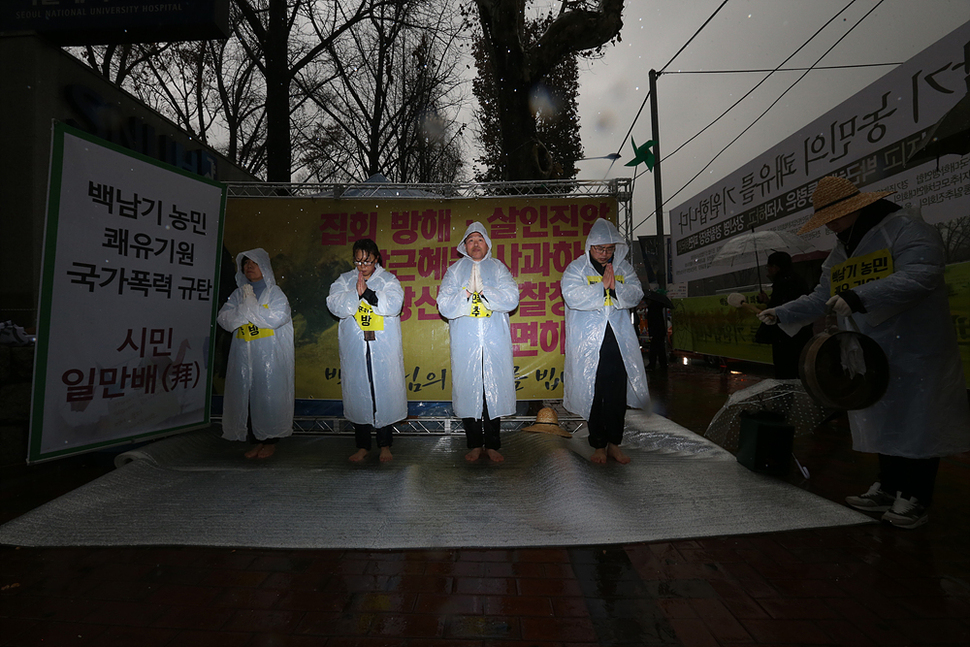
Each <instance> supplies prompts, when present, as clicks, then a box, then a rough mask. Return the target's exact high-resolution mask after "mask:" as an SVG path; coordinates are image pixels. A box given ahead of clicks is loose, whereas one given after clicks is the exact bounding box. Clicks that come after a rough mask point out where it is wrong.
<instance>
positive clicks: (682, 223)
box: [670, 23, 970, 282]
mask: <svg viewBox="0 0 970 647" xmlns="http://www.w3.org/2000/svg"><path fill="white" fill-rule="evenodd" d="M968 80H970V23H967V24H964V25H962V26H960V27H959V28H957V29H956V30H955V31H953V32H952V33H951V34H949V35H948V36H946V37H944V38H943V39H941V40H939V41H937V42H936V43H935V44H933V45H932V46H930V47H928V48H927V49H925V50H924V51H922V52H920V53H919V54H917V55H916V56H914V57H913V58H911V59H910V60H909V61H907V62H906V63H903V64H902V65H900V66H899V67H897V68H895V69H894V70H893V71H892V72H889V73H888V74H886V75H885V76H883V77H882V78H880V79H878V80H877V81H875V82H874V83H872V84H871V85H869V86H868V87H866V88H865V89H863V90H862V91H860V92H858V93H857V94H855V95H854V96H852V97H851V98H850V99H848V100H847V101H845V102H844V103H842V104H840V105H839V106H837V107H836V108H833V109H832V110H830V111H829V112H828V113H826V114H825V115H823V116H822V117H820V118H819V119H817V120H815V121H814V122H812V123H811V124H809V125H807V126H805V127H804V128H802V129H801V130H799V131H798V132H797V133H795V134H794V135H792V136H791V137H789V138H788V139H786V140H784V141H783V142H781V143H779V144H778V145H776V146H774V147H773V148H771V149H769V150H767V151H765V152H764V153H763V154H762V155H760V156H758V157H756V158H755V159H753V160H752V161H750V162H748V163H747V164H745V165H744V166H742V167H741V168H739V169H738V170H737V171H735V172H734V173H732V174H730V175H728V176H727V177H725V178H724V179H723V180H721V181H719V182H717V183H716V184H714V185H712V186H710V187H708V188H707V189H705V190H704V191H702V192H701V193H700V194H698V195H696V196H694V197H693V198H691V199H690V200H688V201H687V202H684V203H683V204H680V205H678V206H677V207H675V208H673V209H671V212H670V213H671V238H672V239H673V245H674V249H673V273H674V281H675V282H688V281H695V280H698V279H704V278H708V277H712V276H717V275H722V274H725V273H727V272H729V271H734V270H739V269H748V268H751V267H753V266H754V260H748V261H744V262H739V263H738V264H737V265H736V266H734V267H732V268H730V269H727V268H725V267H724V266H723V265H717V264H715V265H712V264H711V261H712V259H713V258H714V255H715V254H716V253H717V252H718V250H720V248H721V247H722V246H723V244H724V243H725V241H727V240H728V239H730V238H732V237H734V236H737V235H738V234H741V233H744V232H749V231H751V230H752V228H754V229H755V230H756V231H761V230H768V229H771V230H783V231H791V232H793V233H794V232H795V231H797V230H798V229H799V228H800V227H801V226H802V225H803V224H804V223H805V221H806V220H807V219H808V217H809V216H810V215H811V213H812V193H813V192H814V191H815V186H816V184H817V183H818V180H819V179H820V178H822V177H824V176H826V175H837V176H841V177H846V178H848V179H849V180H851V181H852V182H854V183H855V184H856V185H857V186H858V187H859V188H860V189H861V190H863V191H877V190H892V191H896V193H895V194H894V195H892V196H889V198H888V199H889V200H892V201H894V202H896V203H898V204H900V205H903V206H915V207H920V208H921V210H922V216H923V219H924V220H926V221H927V222H929V223H931V224H934V225H936V226H937V227H938V228H939V229H940V233H941V234H942V235H943V238H944V242H945V243H946V245H947V246H948V259H947V262H948V263H959V262H963V261H967V260H970V247H968V246H966V245H965V244H963V243H962V241H963V240H965V239H966V237H967V234H968V232H970V155H968V154H966V153H967V151H966V149H965V148H953V149H952V150H944V149H946V147H945V146H944V147H943V148H941V149H937V150H935V151H933V153H934V154H928V155H920V154H919V151H918V149H919V148H920V146H921V144H922V143H923V138H924V136H925V135H926V134H927V133H928V132H929V131H930V130H931V129H932V128H933V127H934V126H936V125H937V124H938V123H939V122H941V120H943V118H944V116H945V115H947V113H948V111H951V110H953V109H954V107H955V106H956V105H957V104H958V102H962V103H963V104H964V105H965V104H966V103H967V102H968V101H970V96H968ZM964 110H965V109H964ZM960 114H964V115H965V114H966V113H965V111H964V112H963V113H960ZM950 116H951V118H952V117H956V116H957V114H956V113H954V114H951V115H950ZM962 120H963V122H964V123H963V125H962V127H963V129H964V134H963V140H965V139H966V128H967V124H966V122H965V117H963V118H962ZM937 134H938V135H939V132H938V133H937ZM955 139H959V138H958V137H957V138H955ZM802 238H803V239H804V240H805V241H807V242H809V243H811V244H812V245H813V246H814V249H815V250H816V251H822V252H828V251H829V250H831V249H832V247H834V245H835V236H834V234H832V232H830V231H829V230H828V229H826V228H825V227H819V228H818V229H816V230H814V231H812V232H809V233H808V234H806V235H804V236H803V237H802ZM766 251H773V250H766ZM781 251H787V250H781ZM762 261H763V257H762Z"/></svg>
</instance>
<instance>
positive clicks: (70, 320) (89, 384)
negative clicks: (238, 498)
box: [8, 124, 226, 461]
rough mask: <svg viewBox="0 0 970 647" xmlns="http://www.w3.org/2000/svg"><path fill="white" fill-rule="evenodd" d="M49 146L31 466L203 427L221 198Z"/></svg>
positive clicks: (128, 158)
mask: <svg viewBox="0 0 970 647" xmlns="http://www.w3.org/2000/svg"><path fill="white" fill-rule="evenodd" d="M53 141H54V144H53V152H52V159H51V173H50V186H49V196H48V207H47V225H46V232H45V241H44V268H43V278H42V281H43V284H42V286H41V302H40V307H39V319H38V327H37V356H36V360H35V366H34V387H33V402H32V409H31V427H30V448H29V453H28V460H29V461H36V460H47V459H51V458H58V457H61V456H65V455H69V454H74V453H80V452H83V451H90V450H92V449H96V448H99V447H105V446H109V445H116V444H120V443H124V442H132V441H136V440H145V439H148V438H151V437H153V436H160V435H164V434H168V433H172V432H175V431H187V430H189V429H194V428H197V427H201V426H205V425H208V424H209V412H210V393H211V373H212V372H211V361H212V339H213V335H214V326H215V323H214V322H215V312H216V308H217V305H218V304H217V303H216V298H217V289H216V288H217V283H216V277H217V276H218V264H219V259H220V251H221V245H222V222H223V212H224V209H225V197H226V191H225V187H224V186H223V185H221V184H220V183H218V182H215V181H212V180H209V179H206V178H202V177H200V176H198V175H193V174H190V173H188V172H185V171H182V170H179V169H176V168H174V167H171V166H168V165H165V164H163V163H161V162H158V161H157V160H152V159H150V158H148V157H144V156H141V155H139V154H137V153H133V152H132V151H129V150H127V149H124V148H121V147H118V146H115V145H113V144H110V143H108V142H105V141H103V140H100V139H97V138H95V137H93V136H91V135H88V134H86V133H83V132H81V131H78V130H75V129H73V128H70V127H67V126H64V125H61V124H57V125H55V128H54V138H53ZM8 280H13V277H8Z"/></svg>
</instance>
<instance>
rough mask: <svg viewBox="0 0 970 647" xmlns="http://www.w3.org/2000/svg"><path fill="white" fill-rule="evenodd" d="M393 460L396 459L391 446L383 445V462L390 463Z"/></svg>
mask: <svg viewBox="0 0 970 647" xmlns="http://www.w3.org/2000/svg"><path fill="white" fill-rule="evenodd" d="M392 460H394V457H393V456H391V448H390V447H381V462H382V463H390V462H391V461H392Z"/></svg>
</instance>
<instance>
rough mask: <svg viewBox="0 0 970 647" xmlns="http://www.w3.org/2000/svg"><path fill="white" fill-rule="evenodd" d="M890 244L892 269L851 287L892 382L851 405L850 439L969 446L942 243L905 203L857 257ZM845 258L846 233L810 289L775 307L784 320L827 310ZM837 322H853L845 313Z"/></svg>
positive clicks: (910, 448)
mask: <svg viewBox="0 0 970 647" xmlns="http://www.w3.org/2000/svg"><path fill="white" fill-rule="evenodd" d="M882 250H889V252H890V253H891V255H892V274H890V275H889V276H886V277H885V278H881V279H879V280H876V281H871V282H869V283H865V284H863V285H860V286H858V287H854V288H853V289H852V291H853V292H855V293H856V294H857V295H859V297H860V298H861V299H862V304H863V306H865V308H866V310H867V312H866V313H854V314H852V315H851V316H852V319H853V320H854V321H855V323H856V325H857V326H858V328H859V332H861V333H862V334H864V335H868V336H869V337H871V338H872V339H873V340H875V341H876V342H877V343H878V344H879V346H880V347H882V349H883V351H884V352H885V353H886V356H887V357H888V359H889V388H888V389H887V391H886V394H885V395H884V396H883V397H882V399H880V400H879V402H877V403H876V404H874V405H873V406H871V407H869V408H868V409H861V410H858V411H849V412H848V414H849V423H850V428H851V430H852V447H853V449H855V450H857V451H861V452H875V453H880V454H886V455H889V456H903V457H906V458H933V457H938V456H949V455H951V454H957V453H960V452H964V451H967V450H968V449H970V407H968V406H967V392H966V386H965V382H964V378H963V366H962V365H961V363H960V354H959V352H958V350H957V341H956V333H955V332H954V330H953V321H952V320H951V318H950V305H949V302H948V300H947V290H946V283H945V282H944V280H943V268H944V258H943V243H942V240H941V239H940V234H939V232H938V231H937V230H936V228H935V227H933V226H931V225H929V224H927V223H926V222H924V221H923V220H922V217H921V216H920V215H919V212H918V211H916V210H913V209H902V210H900V211H896V212H895V213H892V214H889V215H888V216H886V217H885V218H884V219H883V220H882V221H881V222H879V223H878V224H877V225H876V226H875V227H873V228H872V229H871V230H869V231H868V232H867V233H866V234H865V236H863V238H862V240H861V241H860V242H859V245H858V247H857V248H856V249H855V251H854V253H853V258H857V257H862V256H866V255H868V254H873V253H877V252H880V251H882ZM846 259H847V256H846V250H845V246H844V245H843V244H842V242H841V241H839V242H838V243H836V245H835V248H834V249H833V250H832V252H831V253H830V254H829V256H828V258H827V259H826V260H825V263H824V264H823V265H822V277H821V280H820V281H819V284H818V286H817V287H816V288H815V290H814V291H813V292H812V293H811V294H807V295H805V296H803V297H801V298H799V299H797V300H795V301H792V302H789V303H786V304H784V305H781V306H778V307H777V308H775V314H776V315H777V317H778V321H779V323H782V324H798V325H802V324H803V323H811V322H812V321H814V320H815V319H817V318H818V317H820V316H821V315H823V314H824V312H825V302H826V300H828V299H829V297H830V296H831V293H830V277H831V274H832V269H833V267H836V266H838V265H840V264H841V263H844V262H845V261H846ZM839 329H841V330H852V328H851V327H850V326H849V324H848V323H847V321H846V320H845V318H843V317H839Z"/></svg>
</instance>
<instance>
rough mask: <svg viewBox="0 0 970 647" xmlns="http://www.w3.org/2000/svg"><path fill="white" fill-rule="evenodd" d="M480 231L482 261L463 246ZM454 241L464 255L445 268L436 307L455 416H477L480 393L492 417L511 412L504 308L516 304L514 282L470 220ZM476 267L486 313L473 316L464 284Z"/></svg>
mask: <svg viewBox="0 0 970 647" xmlns="http://www.w3.org/2000/svg"><path fill="white" fill-rule="evenodd" d="M472 232H478V233H480V234H481V235H482V236H483V237H484V238H485V241H486V243H487V244H488V253H486V254H485V258H483V259H482V260H481V261H473V260H472V259H471V257H469V256H468V254H467V252H466V251H465V239H466V238H468V236H469V234H471V233H472ZM461 241H462V242H461V243H459V245H458V253H460V254H461V255H462V256H464V258H462V259H460V260H459V261H457V262H456V263H454V264H453V265H452V266H451V267H449V268H448V271H447V272H446V273H445V276H444V278H443V279H442V281H441V287H440V288H439V290H438V299H437V300H438V311H439V312H440V313H441V316H443V317H444V318H445V319H447V320H448V332H449V338H450V340H451V399H452V406H453V408H454V411H455V415H456V416H458V417H459V418H475V419H481V417H482V392H483V391H484V393H485V398H486V399H487V402H488V415H489V417H491V418H498V417H500V416H508V415H511V414H513V413H515V366H514V364H513V362H512V333H511V329H510V327H509V313H510V312H512V311H513V310H515V308H516V307H518V305H519V286H518V285H517V284H516V282H515V279H514V278H513V277H512V273H511V272H510V271H509V269H508V268H507V267H505V264H504V263H502V261H500V260H498V259H495V258H492V241H491V239H490V238H489V237H488V234H487V233H486V232H485V227H484V226H483V225H482V224H481V223H478V222H473V223H472V224H471V225H469V227H468V230H467V231H466V232H465V235H464V236H462V239H461ZM476 264H477V265H478V267H479V274H480V276H481V281H482V286H483V289H482V295H483V297H484V300H485V301H484V303H485V305H486V306H487V308H488V309H489V310H491V316H489V317H473V316H471V315H472V312H473V299H471V298H470V297H468V296H467V294H466V292H465V287H466V286H468V283H469V279H470V278H471V273H472V268H473V267H474V266H475V265H476Z"/></svg>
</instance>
